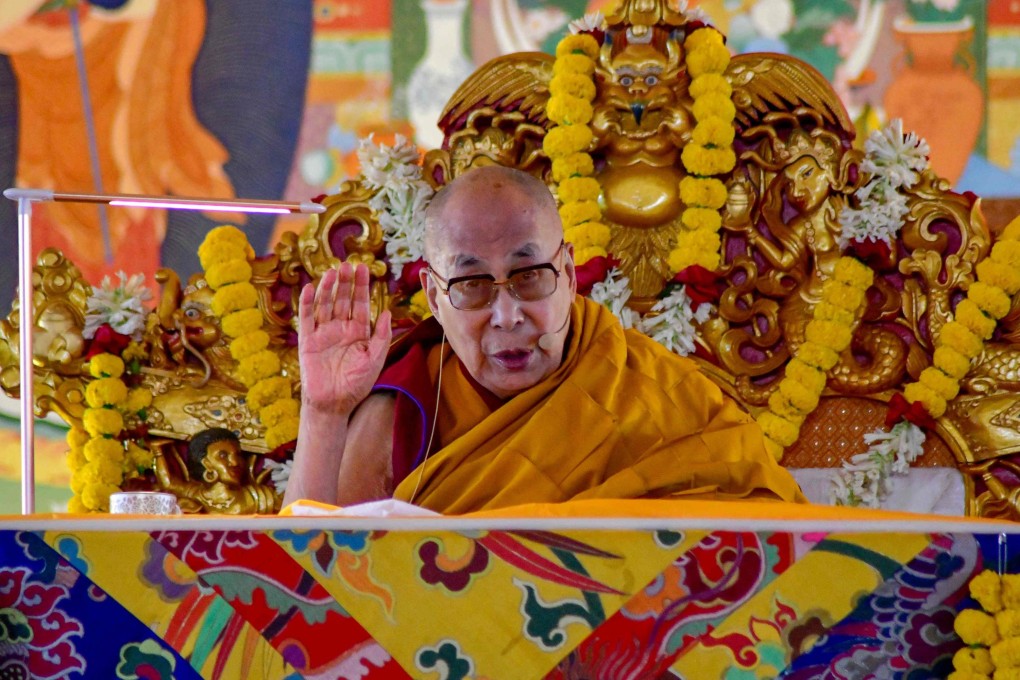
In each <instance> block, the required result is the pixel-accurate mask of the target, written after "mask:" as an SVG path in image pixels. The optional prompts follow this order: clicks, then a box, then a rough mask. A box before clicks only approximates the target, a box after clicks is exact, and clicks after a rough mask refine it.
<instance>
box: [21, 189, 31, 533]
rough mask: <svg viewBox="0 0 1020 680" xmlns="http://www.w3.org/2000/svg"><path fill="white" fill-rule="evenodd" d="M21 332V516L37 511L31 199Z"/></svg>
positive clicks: (24, 213)
mask: <svg viewBox="0 0 1020 680" xmlns="http://www.w3.org/2000/svg"><path fill="white" fill-rule="evenodd" d="M18 265H19V266H18V269H19V271H18V298H19V300H20V310H19V312H18V315H19V318H18V331H19V344H18V351H19V353H20V357H19V361H20V362H21V514H23V515H31V514H33V513H34V512H35V455H34V454H35V403H34V402H35V382H34V377H33V376H34V371H33V370H32V361H33V359H34V354H33V352H32V330H33V326H34V324H35V315H34V312H33V309H32V198H30V197H24V196H23V197H19V198H18Z"/></svg>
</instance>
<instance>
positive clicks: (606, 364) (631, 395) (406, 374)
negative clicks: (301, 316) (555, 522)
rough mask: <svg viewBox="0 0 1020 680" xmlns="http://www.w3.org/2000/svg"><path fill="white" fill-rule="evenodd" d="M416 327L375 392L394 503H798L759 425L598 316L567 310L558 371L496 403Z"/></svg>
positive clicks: (694, 371)
mask: <svg viewBox="0 0 1020 680" xmlns="http://www.w3.org/2000/svg"><path fill="white" fill-rule="evenodd" d="M427 323H431V324H432V325H431V327H430V326H424V327H419V329H417V330H416V331H414V332H412V333H411V334H409V335H410V336H411V337H408V338H407V340H406V341H405V342H398V343H397V344H396V345H395V348H394V349H395V350H396V351H395V353H394V354H393V355H392V356H393V359H394V361H392V362H391V364H390V365H389V366H388V367H387V369H386V370H384V372H383V374H382V375H381V376H380V380H379V381H378V383H377V385H376V391H393V392H395V393H396V394H397V405H396V416H395V424H394V426H395V431H394V460H393V468H394V482H395V483H396V484H397V486H396V490H395V492H394V494H393V496H394V498H397V499H399V500H403V501H408V502H413V503H414V504H416V505H420V506H422V507H426V508H429V509H432V510H435V511H437V512H442V513H444V514H463V513H468V512H474V511H478V510H485V509H494V508H503V507H509V506H513V505H519V504H522V503H544V502H560V501H567V500H572V499H612V498H680V497H682V498H686V499H693V498H701V499H715V500H721V499H746V500H759V499H775V500H784V501H796V502H805V499H804V497H803V495H802V494H801V491H800V488H799V487H798V486H797V483H796V482H795V481H794V479H793V477H792V476H791V475H790V474H789V473H788V472H787V471H786V470H785V469H783V468H782V467H780V466H779V464H778V463H777V462H776V461H775V460H774V459H773V458H772V456H771V455H770V454H769V453H768V452H767V451H766V450H765V446H764V439H763V436H762V433H761V429H760V428H759V427H758V425H757V423H755V421H754V420H753V419H752V418H751V417H750V416H749V415H748V414H747V413H746V412H744V411H743V410H742V409H741V408H740V407H739V406H738V405H737V403H736V402H734V401H733V400H732V399H730V398H729V397H727V396H725V395H724V394H723V393H722V391H721V390H720V389H719V387H718V386H717V385H716V384H715V383H713V382H712V381H711V380H710V379H709V378H708V377H707V376H705V375H704V374H703V373H702V372H701V371H700V370H699V369H698V366H697V364H696V363H695V362H694V361H692V360H689V359H686V358H683V357H679V356H677V355H675V354H673V353H671V352H669V351H668V350H666V349H665V348H664V347H662V346H661V345H660V344H659V343H657V342H655V341H654V340H651V339H650V338H648V337H646V336H644V335H642V334H641V333H638V332H637V331H632V330H626V331H625V330H624V329H623V328H622V327H621V326H620V324H619V322H618V321H617V319H616V317H614V316H613V315H612V313H611V312H609V310H607V309H606V308H605V307H603V306H602V305H599V304H597V303H595V302H592V301H591V300H588V299H586V298H583V297H580V296H578V297H577V298H576V299H575V301H574V304H573V306H572V308H571V319H570V324H571V325H570V329H571V330H570V333H569V335H568V338H567V344H566V347H565V350H564V359H563V362H562V364H561V365H560V367H559V368H558V369H557V370H556V371H555V372H553V373H552V374H551V375H550V376H548V377H547V378H546V379H544V380H543V381H542V382H540V383H538V384H537V385H535V386H533V387H531V388H529V389H527V390H525V391H524V392H521V393H520V394H517V395H515V396H513V397H512V398H510V399H508V400H506V401H502V400H499V399H498V398H496V397H494V395H492V394H491V393H489V392H488V391H487V390H485V388H483V387H482V386H480V385H478V384H477V383H476V382H475V381H474V380H473V379H472V378H471V376H470V374H469V373H468V372H467V370H466V369H464V367H463V366H462V365H461V364H460V361H459V360H458V359H457V357H456V356H454V355H453V353H452V352H451V351H450V348H449V346H448V345H444V344H443V343H442V341H441V340H440V338H439V336H440V335H441V330H440V329H439V328H438V324H435V322H427ZM440 371H441V380H440ZM437 388H438V389H437ZM437 394H438V406H437V403H436V402H437ZM433 430H434V431H433Z"/></svg>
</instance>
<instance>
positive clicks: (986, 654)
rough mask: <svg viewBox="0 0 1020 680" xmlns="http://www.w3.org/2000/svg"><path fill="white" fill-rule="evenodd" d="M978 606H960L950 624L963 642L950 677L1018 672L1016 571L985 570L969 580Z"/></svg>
mask: <svg viewBox="0 0 1020 680" xmlns="http://www.w3.org/2000/svg"><path fill="white" fill-rule="evenodd" d="M970 595H971V597H973V598H974V599H975V600H977V602H978V605H980V607H981V609H964V610H963V611H961V612H960V613H959V614H957V616H956V620H955V621H954V622H953V628H954V630H956V633H957V635H959V636H960V639H961V640H963V642H964V644H966V645H967V646H966V647H964V648H962V649H960V650H959V651H957V652H956V654H955V655H954V656H953V668H955V670H954V671H953V672H952V673H951V674H950V675H949V678H950V680H971V679H977V678H992V677H996V678H1004V677H1010V678H1011V677H1015V676H1017V675H1020V575H1018V574H1004V575H1002V576H999V574H997V573H995V572H994V571H990V570H987V569H986V570H985V571H983V572H981V573H980V574H978V575H977V576H975V577H974V578H973V579H972V580H971V582H970Z"/></svg>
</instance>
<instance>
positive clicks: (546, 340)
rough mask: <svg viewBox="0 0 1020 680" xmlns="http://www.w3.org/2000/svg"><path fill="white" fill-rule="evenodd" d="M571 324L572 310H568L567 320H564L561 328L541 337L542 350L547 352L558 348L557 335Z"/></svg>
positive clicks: (539, 341) (539, 339)
mask: <svg viewBox="0 0 1020 680" xmlns="http://www.w3.org/2000/svg"><path fill="white" fill-rule="evenodd" d="M569 322H570V310H569V309H568V310H567V316H566V318H564V319H563V323H561V324H560V327H559V328H557V329H556V330H554V331H552V332H551V333H543V334H542V335H540V336H539V338H538V346H539V347H540V348H542V350H543V351H545V352H548V351H550V350H552V348H553V347H555V346H556V335H557V334H559V332H560V331H562V330H563V329H564V328H566V327H567V324H568V323H569Z"/></svg>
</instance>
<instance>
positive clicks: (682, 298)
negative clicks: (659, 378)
mask: <svg viewBox="0 0 1020 680" xmlns="http://www.w3.org/2000/svg"><path fill="white" fill-rule="evenodd" d="M651 312H652V313H653V314H651V315H649V316H647V317H645V318H644V319H641V322H640V323H639V324H638V330H640V331H641V332H642V333H644V334H645V335H647V336H648V337H650V338H651V339H652V340H655V341H656V342H658V343H659V344H660V345H662V346H663V347H665V348H666V349H668V350H669V351H671V352H675V353H676V354H679V355H680V356H687V355H688V354H693V353H694V340H695V338H696V337H697V334H698V331H697V328H696V327H695V323H699V324H700V323H704V322H705V321H707V320H708V319H709V318H710V317H711V316H712V314H713V313H714V312H715V308H714V307H713V306H712V305H708V304H702V305H699V306H698V310H697V311H696V312H695V311H692V310H691V299H690V298H689V297H688V296H687V290H686V289H685V288H684V287H683V286H677V287H676V288H674V289H673V291H672V292H671V293H670V294H669V295H667V296H666V297H664V298H663V299H661V300H659V301H658V302H656V303H655V306H653V307H652V309H651ZM655 312H658V314H655Z"/></svg>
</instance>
